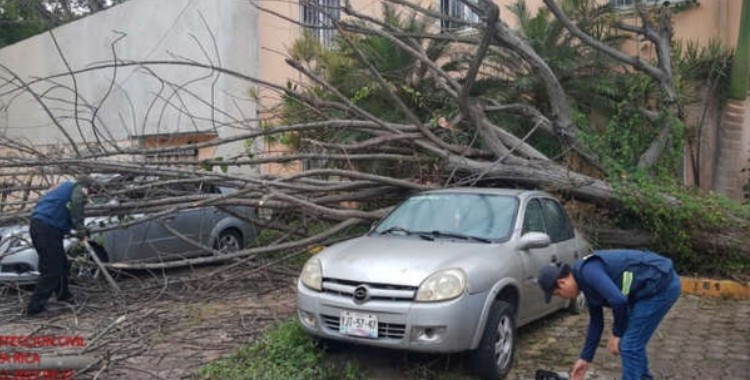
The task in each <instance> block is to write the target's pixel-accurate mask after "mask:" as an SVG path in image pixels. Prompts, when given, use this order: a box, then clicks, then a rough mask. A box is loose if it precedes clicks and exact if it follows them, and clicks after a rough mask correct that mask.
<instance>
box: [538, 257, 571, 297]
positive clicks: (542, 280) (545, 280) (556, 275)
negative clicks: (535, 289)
mask: <svg viewBox="0 0 750 380" xmlns="http://www.w3.org/2000/svg"><path fill="white" fill-rule="evenodd" d="M569 273H570V265H568V264H564V263H553V264H549V265H546V266H545V267H544V268H542V269H541V270H540V271H539V276H537V279H536V282H537V284H539V287H540V288H542V291H543V292H544V302H546V303H549V301H551V300H552V292H554V291H555V289H557V280H558V279H561V278H563V277H565V276H567V275H568V274H569Z"/></svg>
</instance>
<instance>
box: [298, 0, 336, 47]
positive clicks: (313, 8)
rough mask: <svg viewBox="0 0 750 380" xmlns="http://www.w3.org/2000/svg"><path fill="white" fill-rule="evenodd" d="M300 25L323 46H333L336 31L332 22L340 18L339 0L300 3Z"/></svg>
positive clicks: (309, 0)
mask: <svg viewBox="0 0 750 380" xmlns="http://www.w3.org/2000/svg"><path fill="white" fill-rule="evenodd" d="M301 4H302V24H303V25H304V26H305V29H307V30H308V31H309V33H311V34H312V35H313V36H315V37H316V38H317V39H318V40H320V43H321V44H323V46H326V47H331V46H333V39H334V37H336V29H335V27H334V26H333V22H334V21H336V20H338V19H340V18H341V3H340V0H306V1H302V2H301Z"/></svg>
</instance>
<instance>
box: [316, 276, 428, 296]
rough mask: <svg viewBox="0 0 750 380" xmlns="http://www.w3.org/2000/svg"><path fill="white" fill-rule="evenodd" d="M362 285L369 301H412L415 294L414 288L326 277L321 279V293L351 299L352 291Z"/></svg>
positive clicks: (415, 288) (415, 289)
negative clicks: (367, 291) (368, 295)
mask: <svg viewBox="0 0 750 380" xmlns="http://www.w3.org/2000/svg"><path fill="white" fill-rule="evenodd" d="M362 285H364V286H367V288H368V290H369V293H370V297H369V300H371V301H374V300H378V301H401V302H403V301H413V300H414V296H415V294H416V292H417V287H416V286H407V285H393V284H381V283H375V282H359V281H350V280H341V279H337V278H328V277H326V278H324V279H323V291H324V292H325V293H328V294H334V295H337V296H342V297H349V298H351V297H353V296H354V290H355V289H356V288H357V287H358V286H362Z"/></svg>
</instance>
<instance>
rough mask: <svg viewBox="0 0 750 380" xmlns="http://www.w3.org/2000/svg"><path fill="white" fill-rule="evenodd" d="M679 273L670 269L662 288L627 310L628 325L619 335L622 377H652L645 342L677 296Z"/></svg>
mask: <svg viewBox="0 0 750 380" xmlns="http://www.w3.org/2000/svg"><path fill="white" fill-rule="evenodd" d="M680 292H681V285H680V277H679V276H678V275H677V273H675V272H672V281H671V282H670V283H669V285H668V286H667V287H666V289H664V290H663V291H662V292H659V293H657V294H655V295H653V296H651V297H648V298H646V299H642V300H638V301H636V303H635V305H633V307H632V309H631V310H630V317H629V318H628V328H627V329H626V330H625V334H623V336H622V338H620V359H621V360H622V379H623V380H652V379H653V378H654V377H653V375H651V372H650V371H649V369H648V356H646V345H647V344H648V341H649V339H651V335H653V333H654V331H656V328H657V327H658V326H659V323H660V322H661V320H662V319H664V316H665V315H666V314H667V312H668V311H669V309H670V308H671V307H672V305H674V304H675V302H677V299H678V298H679V297H680Z"/></svg>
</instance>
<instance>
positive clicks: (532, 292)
mask: <svg viewBox="0 0 750 380" xmlns="http://www.w3.org/2000/svg"><path fill="white" fill-rule="evenodd" d="M529 232H542V233H545V234H548V232H547V224H546V220H545V218H544V210H543V207H542V202H541V200H540V199H539V198H532V199H530V200H529V201H528V203H527V204H526V207H525V209H524V215H523V225H522V229H521V236H523V235H524V234H527V233H529ZM519 254H520V256H521V260H522V262H523V271H524V275H523V285H522V286H523V294H524V297H523V298H522V300H521V302H522V308H521V315H520V316H519V317H520V318H521V320H526V319H528V318H530V317H531V316H538V315H540V314H543V313H545V312H546V310H547V309H548V305H546V304H545V302H544V293H542V290H541V289H540V288H539V285H538V284H537V281H536V277H537V275H538V274H539V270H540V269H541V268H542V267H544V266H545V265H548V264H549V263H551V262H555V261H556V260H557V252H556V250H555V245H554V244H550V245H549V246H547V247H544V248H533V249H527V250H522V251H520V252H519Z"/></svg>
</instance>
